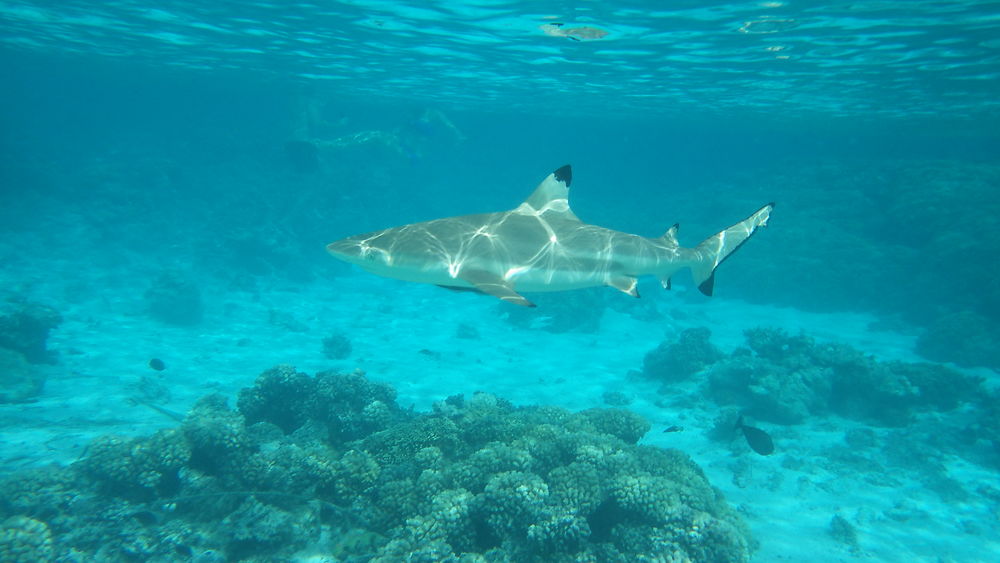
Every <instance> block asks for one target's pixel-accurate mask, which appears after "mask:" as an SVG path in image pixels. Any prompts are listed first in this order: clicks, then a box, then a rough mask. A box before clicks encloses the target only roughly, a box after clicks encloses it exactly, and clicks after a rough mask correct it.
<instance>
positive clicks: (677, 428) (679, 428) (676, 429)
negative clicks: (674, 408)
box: [663, 426, 684, 432]
mask: <svg viewBox="0 0 1000 563" xmlns="http://www.w3.org/2000/svg"><path fill="white" fill-rule="evenodd" d="M682 430H684V427H683V426H668V427H666V428H664V429H663V431H664V432H680V431H682Z"/></svg>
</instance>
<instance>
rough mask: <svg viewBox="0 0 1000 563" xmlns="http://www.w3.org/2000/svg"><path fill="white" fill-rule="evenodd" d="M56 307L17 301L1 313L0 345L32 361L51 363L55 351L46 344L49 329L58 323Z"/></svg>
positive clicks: (53, 360)
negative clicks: (13, 306)
mask: <svg viewBox="0 0 1000 563" xmlns="http://www.w3.org/2000/svg"><path fill="white" fill-rule="evenodd" d="M60 322H62V316H61V315H60V314H59V312H58V311H56V310H55V309H53V308H51V307H46V306H45V305H39V304H36V303H20V304H18V305H17V306H16V307H15V308H13V309H12V310H10V311H8V312H6V313H5V314H3V315H0V348H8V349H10V350H14V351H16V352H20V353H21V354H22V355H23V356H24V358H25V359H26V360H28V361H29V362H31V363H33V364H54V363H55V354H54V353H53V352H52V351H51V350H49V349H48V348H47V347H46V341H47V340H48V338H49V331H51V330H52V329H54V328H56V327H57V326H59V323H60Z"/></svg>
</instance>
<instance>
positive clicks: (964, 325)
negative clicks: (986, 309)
mask: <svg viewBox="0 0 1000 563" xmlns="http://www.w3.org/2000/svg"><path fill="white" fill-rule="evenodd" d="M917 353H918V354H920V355H921V356H923V357H925V358H927V359H928V360H933V361H935V362H954V363H956V364H958V365H960V366H967V367H968V366H987V367H992V368H1000V325H997V324H996V323H994V322H992V321H990V320H989V319H988V318H986V317H984V316H982V315H979V314H977V313H974V312H972V311H960V312H958V313H952V314H949V315H944V316H943V317H941V318H939V319H937V321H935V322H934V323H932V324H931V325H930V326H929V327H928V328H927V330H926V331H925V332H924V333H923V334H922V335H920V338H918V339H917Z"/></svg>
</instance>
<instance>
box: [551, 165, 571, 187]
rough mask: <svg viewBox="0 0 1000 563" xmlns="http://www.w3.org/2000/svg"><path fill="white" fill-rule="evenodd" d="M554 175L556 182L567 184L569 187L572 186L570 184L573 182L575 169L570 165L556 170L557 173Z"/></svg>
mask: <svg viewBox="0 0 1000 563" xmlns="http://www.w3.org/2000/svg"><path fill="white" fill-rule="evenodd" d="M552 175H553V176H555V177H556V180H559V181H560V182H563V183H565V184H566V185H567V186H568V185H569V184H570V182H572V181H573V169H572V168H571V167H570V165H569V164H567V165H566V166H563V167H561V168H558V169H556V171H555V172H553V173H552Z"/></svg>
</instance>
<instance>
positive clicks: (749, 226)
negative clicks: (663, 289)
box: [691, 203, 774, 295]
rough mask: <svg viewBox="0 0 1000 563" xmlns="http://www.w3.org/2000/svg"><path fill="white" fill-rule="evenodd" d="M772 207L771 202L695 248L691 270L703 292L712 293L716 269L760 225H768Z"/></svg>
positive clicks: (695, 281)
mask: <svg viewBox="0 0 1000 563" xmlns="http://www.w3.org/2000/svg"><path fill="white" fill-rule="evenodd" d="M772 209H774V204H773V203H769V204H767V205H765V206H764V207H761V208H760V209H758V210H757V211H756V212H754V214H753V215H751V216H749V217H747V218H746V219H744V220H742V221H740V222H739V223H736V224H735V225H733V226H732V227H729V228H728V229H726V230H724V231H721V232H718V233H716V234H714V235H712V236H710V237H708V238H707V239H705V240H703V241H702V242H701V244H699V245H698V246H696V247H695V248H694V254H695V263H694V264H693V265H692V266H691V272H692V274H694V283H695V284H697V285H698V289H699V290H701V292H702V293H704V294H705V295H712V289H713V288H714V286H715V269H716V268H718V267H719V264H722V263H723V262H724V261H725V260H726V258H728V257H729V255H730V254H732V253H733V252H736V249H738V248H739V247H740V246H743V243H744V242H746V241H747V239H749V238H750V237H751V236H752V235H753V234H754V232H756V231H757V228H758V227H766V226H767V220H768V218H769V217H770V215H771V210H772Z"/></svg>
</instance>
